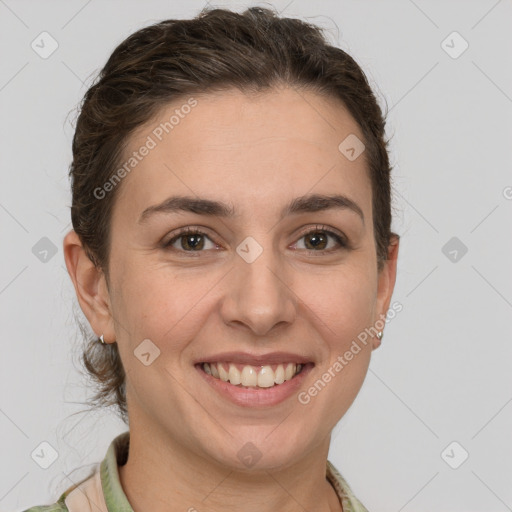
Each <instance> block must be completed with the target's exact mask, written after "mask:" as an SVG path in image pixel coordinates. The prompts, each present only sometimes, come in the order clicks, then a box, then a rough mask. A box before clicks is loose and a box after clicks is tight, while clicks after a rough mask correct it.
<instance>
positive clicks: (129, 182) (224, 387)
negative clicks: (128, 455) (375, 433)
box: [90, 88, 396, 468]
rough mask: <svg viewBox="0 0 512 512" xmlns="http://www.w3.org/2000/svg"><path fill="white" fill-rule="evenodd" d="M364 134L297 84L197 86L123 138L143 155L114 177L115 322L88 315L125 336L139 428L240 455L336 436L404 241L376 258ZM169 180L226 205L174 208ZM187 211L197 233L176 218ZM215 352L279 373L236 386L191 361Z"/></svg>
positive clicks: (278, 453) (292, 457)
mask: <svg viewBox="0 0 512 512" xmlns="http://www.w3.org/2000/svg"><path fill="white" fill-rule="evenodd" d="M184 105H189V107H186V106H184ZM173 115H174V116H175V117H174V118H173V119H172V120H171V121H170V119H171V116H173ZM166 122H167V123H168V124H167V125H165V123H166ZM164 127H165V128H164ZM354 135H355V136H357V137H358V138H359V139H360V140H362V138H363V137H362V133H361V130H360V128H359V126H358V125H357V123H356V122H355V121H354V120H353V118H352V117H351V116H350V115H349V114H348V111H347V110H346V109H345V108H344V107H343V106H342V105H341V104H340V103H337V102H335V101H334V100H327V99H322V98H321V97H319V96H317V95H314V94H313V93H310V92H304V91H301V92H300V93H299V92H297V91H295V90H293V89H290V88H287V89H280V90H273V91H272V92H270V93H264V94H261V95H258V96H247V95H244V94H243V93H241V92H238V91H228V92H222V93H216V94H209V95H205V96H194V100H189V101H188V103H187V99H185V100H183V101H179V102H176V103H173V104H172V105H170V106H169V108H168V109H166V110H165V111H164V110H162V111H161V112H160V113H159V115H158V117H157V118H156V119H154V120H153V121H152V122H151V123H148V124H147V125H146V126H144V127H143V128H141V129H139V130H138V131H137V133H135V134H134V135H133V136H132V137H131V138H130V141H129V146H128V149H127V152H126V155H125V156H126V160H125V161H124V162H123V163H125V162H128V159H129V158H130V157H133V158H136V159H137V163H136V164H135V160H132V161H131V163H130V164H128V165H127V166H126V169H130V171H129V172H127V173H126V174H127V175H126V176H125V177H124V178H123V179H122V181H121V183H120V184H117V185H116V186H117V187H120V190H119V192H120V194H119V195H118V197H117V198H116V203H115V206H114V210H113V216H112V219H111V233H112V236H111V253H110V260H109V266H110V283H109V284H110V288H109V296H108V302H109V306H110V310H111V313H112V318H113V322H112V323H111V324H108V323H105V322H103V323H101V322H100V320H98V319H96V318H90V321H91V325H93V327H94V328H95V331H96V332H100V333H101V332H104V333H105V338H106V339H107V340H109V339H110V340H111V341H112V340H114V339H116V340H117V343H118V346H119V350H120V354H121V358H122V362H123V365H124V367H125V369H126V373H127V398H128V408H129V414H130V425H131V428H132V429H133V428H139V429H144V431H145V432H149V431H151V432H159V433H160V434H162V435H163V436H164V437H166V438H167V439H170V440H173V442H174V443H175V444H176V445H179V446H180V447H181V448H183V449H185V450H188V451H190V452H191V453H195V454H197V455H200V456H201V457H205V458H207V459H208V460H209V461H211V462H216V463H220V464H222V465H226V466H228V467H232V468H233V467H238V468H243V467H244V464H245V465H249V464H252V462H251V463H248V461H249V459H250V457H251V456H252V457H253V461H255V460H256V459H258V458H260V460H259V461H258V465H259V466H260V467H264V468H272V467H274V468H275V467H278V466H285V465H288V464H292V463H294V462H297V461H299V460H300V459H301V458H302V457H305V456H306V455H308V454H312V453H314V452H315V450H318V449H319V448H322V449H323V450H324V451H325V454H326V453H327V449H328V443H329V439H330V433H331V430H332V429H333V427H334V426H335V425H336V423H337V422H338V421H339V420H340V418H341V417H342V416H343V415H344V413H345V412H346V411H347V409H348V408H349V407H350V405H351V404H352V402H353V400H354V399H355V397H356V395H357V393H358V391H359V389H360V387H361V385H362V383H363V380H364V378H365V375H366V373H367V369H368V365H369V361H370V354H371V351H372V350H373V349H374V348H376V347H377V346H378V344H379V340H378V339H377V338H372V337H371V336H369V337H368V339H367V341H366V344H365V343H361V342H360V341H357V340H358V335H360V334H361V333H362V332H364V331H365V328H366V329H367V328H369V327H371V326H373V325H374V324H375V323H376V321H377V320H379V319H380V318H382V317H381V316H380V315H385V314H386V312H387V309H388V307H389V301H390V298H391V294H392V291H393V290H392V289H393V286H394V280H395V267H396V259H391V260H390V261H389V262H388V264H387V265H386V266H385V268H384V270H383V271H382V272H381V273H380V274H378V272H377V260H376V249H375V242H374V233H373V222H372V191H371V185H370V181H369V176H368V172H367V164H366V161H365V154H364V152H363V153H362V154H361V155H360V156H359V157H357V158H354V157H355V156H357V153H358V152H359V151H360V149H361V147H360V146H357V144H356V145H354V144H355V143H354V141H356V142H357V140H356V139H355V138H354ZM349 136H350V137H351V138H349V139H348V140H347V142H345V143H344V145H342V150H340V149H339V146H340V143H342V141H344V140H345V139H346V138H347V137H349ZM144 146H145V147H146V148H147V150H144V149H141V148H142V147H144ZM350 147H354V151H351V150H350ZM134 152H136V154H135V155H134V154H133V153H134ZM144 155H145V156H144ZM349 157H350V158H349ZM134 164H135V165H134ZM131 166H133V167H131ZM121 174H122V173H121ZM107 188H108V187H107ZM107 193H109V192H107ZM314 195H318V196H326V197H331V196H335V195H336V196H344V197H345V198H346V199H347V201H346V205H348V206H345V207H342V204H341V201H339V200H338V202H337V203H336V202H335V201H332V202H330V203H329V204H327V202H325V203H323V202H322V201H314V200H312V201H308V198H311V197H312V196H314ZM176 196H180V197H184V196H186V197H188V198H190V200H195V201H202V200H208V201H211V202H215V203H219V204H221V205H225V208H226V210H227V211H228V210H231V211H232V214H224V213H226V212H221V209H220V208H218V207H212V206H211V205H210V207H209V208H203V209H201V208H202V207H201V206H200V203H197V205H196V208H195V209H194V208H190V209H188V208H187V207H186V206H185V207H184V209H180V208H179V206H180V204H179V203H177V202H176V201H175V202H171V198H173V197H176ZM338 199H339V198H338ZM166 202H168V203H167V206H168V207H167V208H166V206H165V205H166ZM185 204H190V203H186V202H183V203H182V206H183V205H185ZM336 204H338V206H336ZM157 206H158V208H157V209H155V207H157ZM290 206H292V208H290ZM323 206H328V207H326V208H323ZM223 208H224V206H223ZM192 210H193V211H192ZM184 228H189V229H192V230H198V231H200V232H201V233H200V234H199V235H198V234H192V235H191V234H188V235H187V234H183V233H182V234H181V235H182V236H178V235H179V234H180V231H181V230H183V229H184ZM308 232H309V233H310V234H308ZM331 232H332V233H331ZM336 234H337V235H339V236H340V237H341V240H344V242H342V243H345V244H346V245H342V244H341V243H340V242H339V241H338V239H337V238H336ZM392 256H393V255H392ZM394 256H395V257H396V253H394ZM354 340H356V341H357V343H358V346H359V351H357V349H356V348H355V347H354V345H353V342H354ZM351 347H352V354H353V357H352V358H350V360H348V358H346V357H344V354H345V353H347V351H350V349H351ZM283 354H284V355H283ZM258 358H259V359H258ZM213 361H216V362H219V361H220V362H221V365H222V366H223V368H224V369H225V371H226V372H227V373H228V374H229V376H230V378H232V379H233V380H234V382H236V380H235V379H236V378H237V376H236V373H237V372H236V371H235V370H232V371H231V373H230V370H229V365H228V363H235V364H234V367H235V368H237V369H238V370H243V369H244V366H249V368H248V369H246V370H243V371H245V376H246V377H248V378H249V379H250V378H253V379H256V380H253V381H244V382H246V383H247V382H256V381H257V379H258V378H259V377H258V375H257V374H256V373H255V372H257V371H261V366H271V368H272V369H273V370H275V373H274V372H272V373H270V372H269V371H268V368H267V369H266V370H265V371H263V374H264V376H263V377H262V378H261V380H260V382H261V384H262V387H260V388H254V387H251V388H250V389H246V388H243V387H241V386H240V385H239V386H236V387H235V386H234V384H231V383H225V382H223V381H222V379H217V378H215V377H214V376H210V375H207V373H205V371H204V370H203V369H201V368H200V365H199V364H198V363H201V362H213ZM336 361H338V364H336ZM341 361H343V363H342V362H341ZM251 362H252V363H254V364H253V366H254V368H252V367H251V365H250V364H249V363H251ZM300 362H302V364H303V365H304V369H303V372H301V373H299V374H298V375H297V376H295V377H294V378H293V379H291V380H290V381H286V382H284V383H283V384H277V385H274V386H273V387H264V386H268V385H269V381H267V380H266V379H268V378H269V379H272V380H275V379H277V380H278V381H279V380H282V373H281V370H278V368H277V365H278V364H279V363H283V365H284V366H283V370H286V366H287V364H288V363H300ZM222 363H224V364H222ZM306 363H307V364H306ZM340 365H341V367H342V368H341V369H340ZM293 368H294V367H293V366H292V367H291V369H292V370H293ZM218 371H221V370H220V369H219V370H218ZM288 371H290V369H289V370H288ZM285 373H286V372H285ZM325 374H329V375H330V379H329V378H328V376H327V377H326V376H325ZM251 375H253V376H252V377H251ZM288 377H290V375H288ZM244 378H245V377H244ZM319 380H320V381H321V383H320V384H319V383H318V381H319ZM315 383H317V384H316V388H315ZM311 388H314V389H313V391H311ZM315 389H316V392H315ZM248 443H251V444H248ZM246 456H247V457H248V458H247V457H246Z"/></svg>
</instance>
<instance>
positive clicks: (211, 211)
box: [137, 194, 364, 224]
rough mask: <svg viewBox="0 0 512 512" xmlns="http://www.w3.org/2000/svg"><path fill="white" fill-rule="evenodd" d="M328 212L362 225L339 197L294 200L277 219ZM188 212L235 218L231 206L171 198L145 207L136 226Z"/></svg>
mask: <svg viewBox="0 0 512 512" xmlns="http://www.w3.org/2000/svg"><path fill="white" fill-rule="evenodd" d="M329 209H338V210H348V211H352V212H354V213H356V214H357V215H358V216H359V217H360V218H361V220H362V222H363V224H364V213H363V210H362V209H361V207H360V206H359V205H358V204H357V203H356V202H355V201H353V200H352V199H350V198H348V197H346V196H344V195H340V194H335V195H324V194H310V195H306V196H301V197H296V198H295V199H293V200H292V201H290V203H289V204H288V205H286V206H285V207H284V208H283V210H282V211H281V216H280V218H281V219H283V218H284V217H286V216H287V215H293V214H299V213H308V212H318V211H323V210H329ZM180 212H191V213H197V214H198V215H208V216H212V217H213V216H219V217H224V218H228V217H230V218H233V217H235V216H237V214H236V211H235V208H234V206H233V205H231V204H226V203H223V202H220V201H213V200H211V199H206V198H197V197H192V196H171V197H168V198H167V199H165V200H164V201H163V202H161V203H159V204H156V205H153V206H149V207H148V208H146V209H145V210H144V211H143V212H142V213H141V215H140V217H139V219H138V221H137V222H138V223H139V224H142V223H144V222H146V221H147V219H148V218H149V217H151V216H153V215H154V214H157V213H180Z"/></svg>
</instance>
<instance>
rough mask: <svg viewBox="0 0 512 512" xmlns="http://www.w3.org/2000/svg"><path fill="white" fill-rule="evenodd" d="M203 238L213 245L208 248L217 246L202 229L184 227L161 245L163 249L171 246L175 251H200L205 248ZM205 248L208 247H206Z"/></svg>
mask: <svg viewBox="0 0 512 512" xmlns="http://www.w3.org/2000/svg"><path fill="white" fill-rule="evenodd" d="M205 240H209V241H210V243H211V244H212V246H213V247H209V248H211V249H215V248H216V247H217V246H216V245H215V243H214V242H212V241H211V240H210V238H209V237H208V235H206V233H204V232H203V231H200V230H199V229H192V228H186V229H184V230H182V231H181V232H179V233H178V234H177V235H176V236H174V237H173V238H171V239H170V240H169V241H168V242H165V244H164V245H163V247H164V248H165V249H168V248H171V247H172V248H173V249H175V250H177V251H185V252H202V250H203V249H204V248H205V243H206V242H205ZM176 243H177V246H176ZM206 249H208V247H206Z"/></svg>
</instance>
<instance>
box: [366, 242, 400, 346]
mask: <svg viewBox="0 0 512 512" xmlns="http://www.w3.org/2000/svg"><path fill="white" fill-rule="evenodd" d="M399 246H400V237H399V235H396V234H393V235H392V236H391V240H390V243H389V246H388V259H387V260H386V261H385V262H384V265H383V267H382V270H381V271H380V272H379V277H378V288H377V316H378V318H376V319H375V322H376V321H377V320H379V319H381V318H382V319H384V318H385V317H386V315H387V312H388V309H389V303H390V302H391V296H392V295H393V290H394V289H395V281H396V267H397V261H398V248H399ZM372 343H373V348H372V350H375V349H376V348H378V347H380V343H381V341H380V340H379V338H377V337H376V336H374V337H373V338H372Z"/></svg>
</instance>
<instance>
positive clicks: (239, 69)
mask: <svg viewBox="0 0 512 512" xmlns="http://www.w3.org/2000/svg"><path fill="white" fill-rule="evenodd" d="M277 85H287V86H291V87H294V88H296V89H297V90H299V89H301V90H310V91H312V92H315V93H317V94H320V95H323V96H324V97H327V98H336V99H338V100H341V101H342V102H343V104H344V105H345V106H346V108H347V109H348V110H349V112H350V113H351V115H352V116H353V117H354V119H355V120H356V121H357V122H358V123H359V126H360V127H361V130H362V133H363V135H364V140H363V142H364V144H365V146H366V149H365V153H364V155H365V158H366V162H367V165H368V168H369V177H370V181H371V186H372V201H373V202H372V205H373V226H374V233H375V244H376V252H377V263H378V269H379V270H381V269H382V267H383V264H384V261H385V260H386V259H387V255H388V246H389V244H390V243H391V239H392V238H393V237H395V236H396V237H398V235H396V234H395V233H392V232H391V189H390V171H391V169H390V164H389V158H388V152H387V144H388V141H386V140H385V139H384V136H385V133H384V132H385V119H384V117H383V115H382V112H381V109H380V107H379V105H378V103H377V100H376V98H375V96H374V94H373V92H372V89H371V87H370V85H369V83H368V80H367V78H366V76H365V74H364V72H363V71H362V70H361V68H360V67H359V66H358V64H357V63H356V62H355V61H354V59H353V58H352V57H350V55H348V54H347V53H346V52H344V51H343V50H341V49H339V48H336V47H333V46H331V45H330V44H328V42H327V41H326V39H325V38H324V36H323V35H322V31H321V29H320V28H319V27H317V26H315V25H311V24H309V23H306V22H304V21H300V20H297V19H290V18H280V17H279V16H278V15H277V14H276V13H275V12H273V11H272V10H269V9H264V8H261V7H252V8H249V9H247V10H246V11H245V12H243V13H241V14H239V13H235V12H231V11H228V10H224V9H203V10H202V11H201V12H200V13H199V15H198V16H197V17H196V18H194V19H190V20H172V19H171V20H165V21H162V22H159V23H156V24H154V25H151V26H148V27H145V28H143V29H141V30H138V31H137V32H135V33H133V34H132V35H130V36H129V37H128V38H127V39H125V40H124V41H123V42H122V43H121V44H120V45H119V46H118V47H117V48H116V49H115V50H114V52H113V53H112V55H111V56H110V58H109V59H108V61H107V63H106V64H105V66H104V68H103V69H102V70H101V71H100V73H99V75H98V77H97V79H96V81H95V83H94V85H92V86H91V87H90V89H89V90H88V91H87V92H86V94H85V96H84V99H83V101H82V103H81V105H80V114H79V116H78V119H77V123H76V131H75V134H74V138H73V161H72V163H71V166H70V172H69V174H70V177H71V183H72V206H71V220H72V223H73V228H74V230H75V232H76V233H77V234H78V236H79V237H80V240H81V242H82V244H83V246H84V249H85V251H86V253H87V255H88V257H89V258H90V259H91V261H92V262H94V264H95V265H96V266H97V267H98V268H100V269H101V270H102V271H103V272H104V273H105V277H106V279H107V284H108V278H109V268H108V259H109V246H110V237H109V235H110V231H109V229H110V219H111V214H112V208H113V205H114V202H115V200H116V196H117V194H118V192H119V188H120V186H121V185H118V186H117V187H115V188H114V189H113V190H112V191H111V192H109V193H108V194H106V195H105V197H103V198H101V199H98V198H97V196H96V195H95V193H94V191H95V190H97V189H98V187H102V186H103V185H104V184H105V183H106V182H107V181H109V179H111V176H112V175H113V173H114V171H115V170H116V169H117V168H118V166H119V164H120V162H121V158H122V155H123V149H124V148H125V147H126V144H127V142H128V139H129V136H130V135H131V134H132V133H133V132H134V131H135V129H137V128H138V127H140V126H142V125H144V124H145V123H147V122H148V121H149V120H151V118H152V117H153V116H155V115H156V114H157V113H158V112H159V110H160V109H161V108H162V107H164V106H167V105H168V104H169V102H171V101H175V100H177V99H179V98H182V97H184V96H187V95H190V94H194V93H195V94H201V93H208V92H210V91H221V90H226V89H230V88H237V89H239V90H241V91H243V92H246V93H248V92H259V91H265V90H268V89H270V88H271V87H273V86H277ZM81 327H82V332H83V333H84V335H85V337H86V338H87V335H86V333H85V330H84V329H83V326H81ZM82 361H83V363H84V365H85V368H86V369H87V371H88V372H89V373H90V375H91V376H92V377H93V379H94V380H95V382H96V384H97V388H98V392H97V393H96V395H95V396H94V397H93V399H92V402H91V403H92V404H96V405H95V406H96V407H101V406H111V405H114V406H117V408H118V412H119V413H120V416H121V418H122V420H123V421H124V422H125V423H128V414H127V408H126V395H125V372H124V369H123V365H122V363H121V359H120V356H119V352H118V348H117V344H116V343H112V344H105V345H102V344H101V343H98V340H97V338H96V337H94V338H93V339H88V340H87V345H86V347H85V350H84V352H83V354H82Z"/></svg>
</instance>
